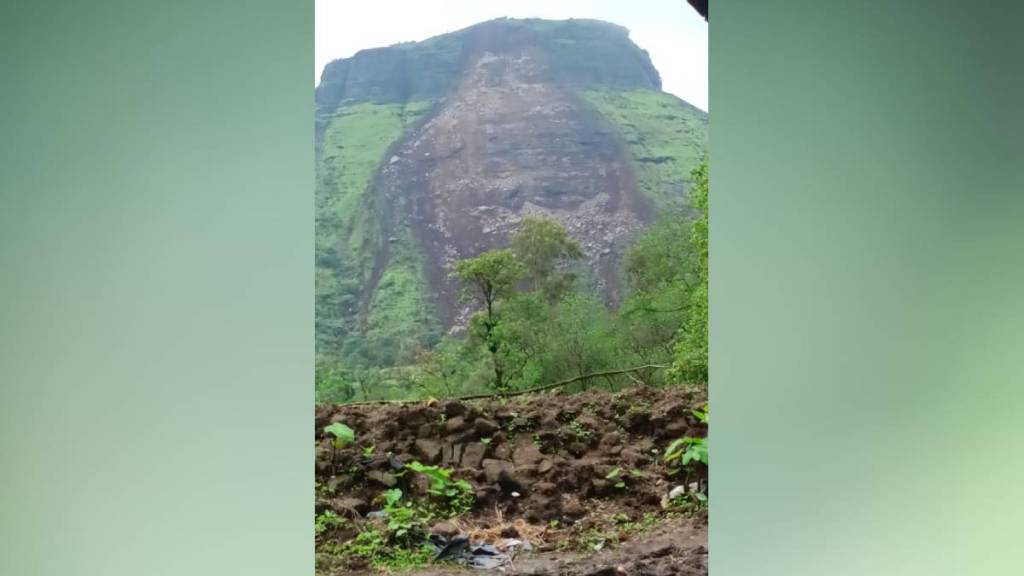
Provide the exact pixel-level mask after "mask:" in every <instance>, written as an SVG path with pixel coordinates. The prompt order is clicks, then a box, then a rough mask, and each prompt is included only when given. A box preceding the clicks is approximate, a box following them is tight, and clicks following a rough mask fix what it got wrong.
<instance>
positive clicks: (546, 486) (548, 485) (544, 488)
mask: <svg viewBox="0 0 1024 576" xmlns="http://www.w3.org/2000/svg"><path fill="white" fill-rule="evenodd" d="M533 489H534V490H536V491H537V492H540V493H541V494H549V495H550V494H554V493H556V492H558V485H557V484H555V483H553V482H538V483H536V484H534V485H533Z"/></svg>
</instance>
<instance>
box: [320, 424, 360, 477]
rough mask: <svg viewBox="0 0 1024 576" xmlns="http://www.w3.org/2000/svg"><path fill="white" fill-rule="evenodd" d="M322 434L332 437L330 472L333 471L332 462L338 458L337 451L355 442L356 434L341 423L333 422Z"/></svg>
mask: <svg viewBox="0 0 1024 576" xmlns="http://www.w3.org/2000/svg"><path fill="white" fill-rule="evenodd" d="M324 434H330V435H331V436H334V439H333V440H331V470H332V471H333V470H334V462H335V460H336V459H337V456H338V450H341V449H342V448H344V447H346V446H348V445H349V444H352V443H353V442H355V441H356V433H355V431H354V430H352V429H351V428H349V427H348V426H346V425H344V424H342V423H341V422H335V423H334V424H331V425H330V426H325V427H324Z"/></svg>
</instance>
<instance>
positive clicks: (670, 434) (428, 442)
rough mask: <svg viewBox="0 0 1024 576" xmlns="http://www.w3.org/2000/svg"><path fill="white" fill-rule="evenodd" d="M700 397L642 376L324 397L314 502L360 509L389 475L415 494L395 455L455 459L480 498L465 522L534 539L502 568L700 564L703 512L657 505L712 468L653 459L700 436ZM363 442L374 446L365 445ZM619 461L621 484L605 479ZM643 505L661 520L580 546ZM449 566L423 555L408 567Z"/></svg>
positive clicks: (662, 568)
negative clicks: (340, 426)
mask: <svg viewBox="0 0 1024 576" xmlns="http://www.w3.org/2000/svg"><path fill="white" fill-rule="evenodd" d="M705 399H706V398H705V396H704V395H703V394H701V393H695V392H687V391H683V390H679V389H654V388H647V387H638V388H632V389H629V390H626V391H622V392H618V393H611V392H603V391H601V392H599V391H589V392H583V393H580V394H573V395H567V394H548V395H538V396H532V397H520V398H511V399H508V400H506V401H498V400H483V401H473V402H465V403H460V402H455V401H449V402H445V403H441V404H439V405H427V404H406V405H377V406H333V407H332V406H327V407H318V408H317V410H316V434H317V441H318V447H317V456H316V477H317V481H318V482H319V483H320V484H322V485H323V486H326V487H328V488H329V489H331V490H332V491H333V493H331V494H330V495H329V496H321V498H320V499H319V500H318V502H317V509H318V511H322V510H324V509H326V508H331V509H333V510H334V511H335V512H336V513H338V514H340V515H345V516H350V517H351V516H353V515H355V516H356V517H361V516H362V515H365V514H366V513H367V512H368V511H369V510H371V509H372V508H374V505H373V500H374V498H375V497H376V496H378V495H379V494H380V493H381V492H382V491H384V490H386V489H388V488H391V487H395V486H398V487H401V488H402V489H403V490H404V491H406V492H407V493H409V494H413V495H416V494H421V495H422V494H424V493H425V491H426V486H424V485H423V484H422V483H421V482H419V480H420V479H418V478H417V475H408V474H406V475H400V474H397V473H396V472H397V470H398V469H399V468H400V467H401V463H403V462H404V463H408V462H411V461H413V460H418V461H420V462H422V463H424V464H440V465H443V466H445V467H449V468H452V469H453V470H454V473H453V476H454V477H455V478H459V479H465V480H467V481H468V482H469V483H470V484H471V485H472V486H473V489H474V492H475V495H476V503H475V504H474V506H473V509H472V511H471V512H470V514H468V515H467V516H466V517H463V518H460V519H459V520H458V521H457V522H456V523H455V526H454V527H455V528H456V529H458V530H459V531H460V532H462V533H465V534H469V535H470V536H471V537H473V538H474V539H479V540H489V539H494V538H497V537H498V536H500V535H502V534H501V533H502V532H504V533H505V535H508V534H515V535H517V536H518V537H522V538H525V539H528V540H530V541H531V542H532V543H533V544H534V552H532V553H530V554H526V555H523V556H521V557H519V558H517V559H516V561H515V564H514V566H513V567H506V572H505V573H511V574H535V575H539V574H566V575H575V576H591V575H595V576H596V575H602V576H603V575H615V574H625V575H648V574H649V575H658V576H660V575H663V574H706V573H707V568H706V566H707V549H706V546H707V528H706V523H707V517H706V513H703V512H701V513H697V514H696V515H692V514H691V515H689V516H681V515H680V516H672V515H666V514H665V512H664V510H663V509H662V499H663V497H664V496H665V494H666V493H667V492H668V491H669V490H670V489H671V488H672V487H673V486H675V485H677V484H680V483H682V482H684V481H691V480H702V481H706V477H705V478H699V479H698V478H697V477H692V478H687V479H685V480H683V479H680V478H678V477H671V478H670V477H669V476H668V475H667V470H666V469H665V467H664V465H663V464H662V462H661V460H660V458H659V455H660V453H661V451H662V450H663V449H664V447H665V446H666V445H667V444H668V443H670V442H671V441H672V440H674V439H676V438H679V437H682V436H701V437H702V436H705V435H706V433H707V429H706V426H705V425H704V424H702V423H701V422H699V421H698V420H697V419H696V418H695V417H694V416H693V415H692V413H691V410H693V409H694V408H698V407H700V406H701V405H702V404H703V403H704V401H705ZM332 422H344V423H345V424H347V425H348V426H350V427H352V428H353V429H354V430H355V431H356V436H357V442H356V446H351V447H348V448H345V449H342V450H340V451H337V452H335V451H333V450H332V447H331V445H330V440H329V439H327V438H324V436H323V434H322V430H323V428H324V427H325V426H327V425H329V424H330V423H332ZM369 446H373V454H372V455H366V454H365V453H364V450H363V448H366V447H369ZM616 468H619V469H620V470H621V471H622V472H621V475H620V476H618V477H617V478H621V479H622V481H623V482H624V486H619V487H616V486H615V484H616V483H617V482H616V481H615V480H608V479H606V476H607V475H608V474H609V472H612V471H613V470H614V469H616ZM645 514H647V515H648V520H650V518H651V517H654V516H656V517H657V518H658V519H659V521H657V522H653V521H652V522H650V523H649V524H648V525H647V529H646V530H630V531H628V532H622V533H620V534H618V536H617V537H616V539H618V540H621V541H622V542H620V543H619V544H618V545H617V546H616V545H614V544H615V543H614V542H611V543H609V546H608V547H606V548H605V549H603V550H601V551H600V552H598V553H596V554H593V555H589V556H588V555H580V554H579V553H577V552H576V551H577V550H580V549H582V548H585V546H581V545H580V544H581V542H582V540H583V539H584V538H585V536H586V535H587V534H594V533H595V532H598V533H600V532H602V531H604V530H608V529H613V527H614V526H615V522H619V523H625V522H640V521H641V519H642V518H643V517H644V515H645ZM611 519H615V521H612V520H611ZM610 527H612V528H610ZM352 535H353V534H346V533H336V534H332V535H330V537H331V538H334V539H337V540H344V539H347V538H350V537H351V536H352ZM620 567H621V568H622V569H621V570H619V571H616V570H618V569H619V568H620ZM609 570H610V571H609ZM322 571H323V573H326V574H343V573H351V572H344V571H341V572H336V571H331V570H330V569H329V568H326V567H322ZM457 572H458V570H457V569H455V568H430V569H426V570H423V571H417V572H415V574H422V575H441V574H449V573H457Z"/></svg>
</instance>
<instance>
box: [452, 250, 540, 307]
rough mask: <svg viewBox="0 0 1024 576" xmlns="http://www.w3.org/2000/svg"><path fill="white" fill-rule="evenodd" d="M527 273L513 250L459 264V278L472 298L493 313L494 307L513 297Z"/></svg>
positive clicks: (457, 268)
mask: <svg viewBox="0 0 1024 576" xmlns="http://www.w3.org/2000/svg"><path fill="white" fill-rule="evenodd" d="M525 274H526V268H525V267H524V266H523V264H522V263H521V262H520V261H519V260H518V259H517V258H516V256H515V254H514V253H513V252H512V251H511V250H488V251H486V252H484V253H482V254H480V255H479V256H477V257H475V258H466V259H464V260H460V261H459V262H458V263H457V264H456V265H455V276H456V277H457V278H458V279H459V280H462V281H463V282H465V283H466V284H467V285H468V286H469V288H470V292H471V293H472V295H473V296H474V297H476V298H479V299H480V300H481V302H483V304H484V305H485V306H487V308H488V312H489V313H491V314H493V313H494V310H493V307H494V305H495V304H496V303H497V302H498V301H499V300H501V299H502V298H507V297H508V296H509V295H511V294H512V292H513V289H514V288H515V285H516V282H518V281H519V280H520V279H522V278H523V276H524V275H525Z"/></svg>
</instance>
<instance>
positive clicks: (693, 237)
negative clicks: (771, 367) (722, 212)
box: [670, 160, 708, 383]
mask: <svg viewBox="0 0 1024 576" xmlns="http://www.w3.org/2000/svg"><path fill="white" fill-rule="evenodd" d="M691 178H692V179H693V186H692V187H691V189H690V205H691V206H693V207H694V208H696V209H698V210H700V211H701V215H700V217H699V218H697V220H696V221H694V223H693V226H692V227H691V229H690V244H691V246H693V250H694V254H695V256H696V265H695V270H696V275H697V285H696V287H695V288H694V289H693V291H692V292H691V293H690V300H689V311H688V314H687V318H686V323H685V325H684V326H683V328H682V329H681V330H680V332H679V335H678V336H677V338H676V346H675V359H674V361H673V365H672V369H671V372H670V373H671V375H672V376H673V377H675V378H677V379H680V380H682V381H684V382H691V383H706V382H707V381H708V164H707V161H706V160H705V161H704V162H703V163H702V164H701V165H700V166H698V167H697V168H695V169H694V170H693V172H692V173H691Z"/></svg>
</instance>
